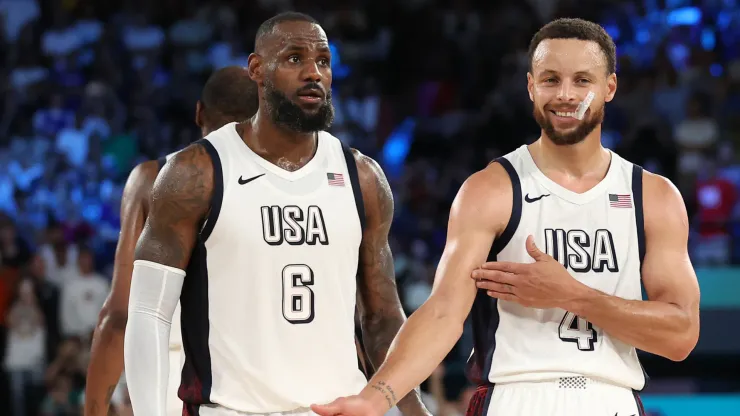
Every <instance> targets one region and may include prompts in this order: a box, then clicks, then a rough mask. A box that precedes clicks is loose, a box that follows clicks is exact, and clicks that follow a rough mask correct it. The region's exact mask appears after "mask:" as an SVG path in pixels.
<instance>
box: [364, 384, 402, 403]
mask: <svg viewBox="0 0 740 416" xmlns="http://www.w3.org/2000/svg"><path fill="white" fill-rule="evenodd" d="M370 387H372V388H373V389H375V390H377V391H379V392H380V393H381V394H382V395H383V397H385V400H386V401H387V402H388V407H393V406H395V405H396V402H397V400H396V395H395V394H394V393H393V390H392V389H391V386H389V385H388V384H386V383H385V382H384V381H379V382H377V383H375V384H371V385H370Z"/></svg>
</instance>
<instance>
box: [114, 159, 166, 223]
mask: <svg viewBox="0 0 740 416" xmlns="http://www.w3.org/2000/svg"><path fill="white" fill-rule="evenodd" d="M157 173H159V163H157V161H156V160H148V161H146V162H142V163H139V164H138V165H136V167H134V169H133V170H132V171H131V173H130V174H129V175H128V179H127V180H126V185H125V186H124V188H123V198H122V200H121V209H122V210H123V209H124V208H126V207H128V206H130V205H134V204H135V205H138V206H141V207H143V212H144V213H145V214H144V215H145V216H146V212H147V211H148V209H147V207H148V205H149V194H150V192H151V190H152V185H154V180H155V179H157ZM121 215H122V220H124V221H125V217H124V213H123V212H121Z"/></svg>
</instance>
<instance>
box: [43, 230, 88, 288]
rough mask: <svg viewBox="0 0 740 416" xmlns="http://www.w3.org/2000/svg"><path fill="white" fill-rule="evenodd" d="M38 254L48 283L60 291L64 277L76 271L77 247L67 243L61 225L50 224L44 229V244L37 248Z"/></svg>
mask: <svg viewBox="0 0 740 416" xmlns="http://www.w3.org/2000/svg"><path fill="white" fill-rule="evenodd" d="M39 253H40V254H41V257H42V258H43V259H44V263H45V268H46V274H47V277H48V278H49V281H50V282H52V283H54V284H55V285H57V287H59V288H60V289H61V287H62V286H63V284H62V283H63V280H64V278H65V275H66V274H70V273H71V274H75V272H76V271H77V262H76V261H75V260H76V259H77V253H78V248H77V245H76V244H70V243H68V242H67V240H66V238H65V236H64V228H63V226H62V224H61V223H58V222H52V223H51V224H50V225H49V227H48V228H47V229H46V244H44V245H42V246H41V247H40V248H39Z"/></svg>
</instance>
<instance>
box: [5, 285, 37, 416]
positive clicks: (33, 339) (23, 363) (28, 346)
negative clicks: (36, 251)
mask: <svg viewBox="0 0 740 416" xmlns="http://www.w3.org/2000/svg"><path fill="white" fill-rule="evenodd" d="M45 347H46V330H45V327H44V317H43V313H42V312H41V308H40V307H39V304H38V299H37V298H36V294H35V292H34V287H33V282H32V281H31V280H28V279H26V280H23V281H22V282H21V283H20V285H19V287H18V297H17V299H16V301H15V302H13V305H12V306H11V308H10V312H9V314H8V345H7V353H6V355H5V359H4V362H3V364H4V367H5V369H6V371H7V372H8V374H9V376H10V382H11V383H10V384H11V395H12V402H13V415H14V416H25V415H26V414H27V413H26V410H27V403H28V402H31V403H33V402H35V401H29V400H27V399H28V398H29V393H33V392H34V391H35V390H36V389H37V387H38V386H39V385H41V380H42V377H43V372H44V365H45ZM34 413H35V412H30V414H34Z"/></svg>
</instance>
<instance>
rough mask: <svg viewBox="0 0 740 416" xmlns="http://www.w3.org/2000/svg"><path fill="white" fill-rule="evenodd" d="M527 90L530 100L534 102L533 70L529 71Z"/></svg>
mask: <svg viewBox="0 0 740 416" xmlns="http://www.w3.org/2000/svg"><path fill="white" fill-rule="evenodd" d="M527 92H529V100H530V101H532V102H534V77H532V73H531V72H527Z"/></svg>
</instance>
